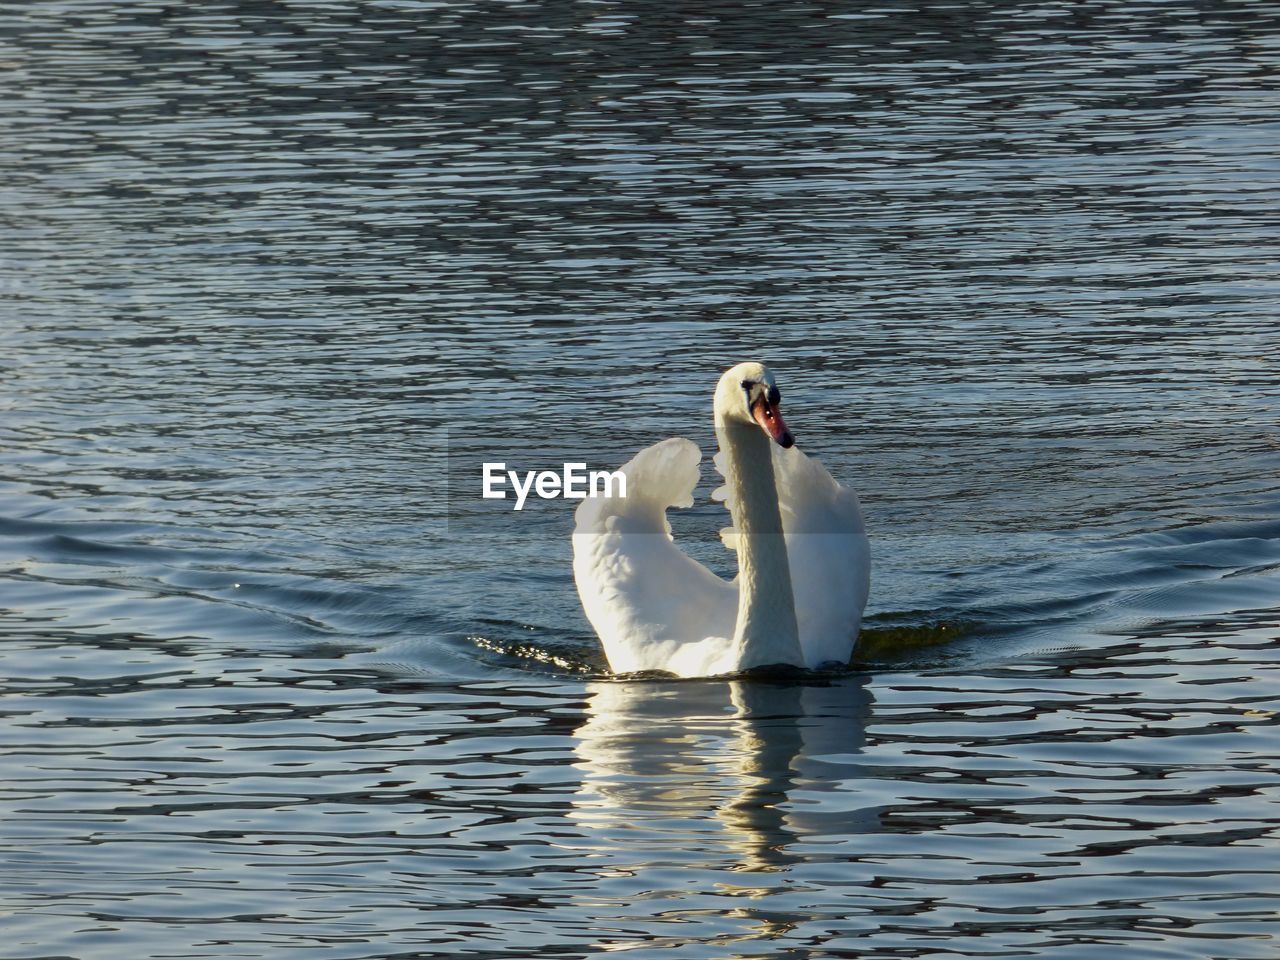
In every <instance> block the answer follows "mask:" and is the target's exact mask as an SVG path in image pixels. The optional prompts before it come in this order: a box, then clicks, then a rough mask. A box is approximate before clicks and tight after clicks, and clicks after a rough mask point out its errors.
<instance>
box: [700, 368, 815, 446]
mask: <svg viewBox="0 0 1280 960" xmlns="http://www.w3.org/2000/svg"><path fill="white" fill-rule="evenodd" d="M781 407H782V393H781V392H780V391H779V390H778V385H777V384H776V383H774V380H773V374H772V373H770V372H769V369H768V368H767V367H766V366H765V365H764V364H763V363H740V364H738V365H737V366H736V367H731V368H730V369H728V370H726V371H725V373H724V376H722V377H721V378H720V383H719V384H717V385H716V402H715V411H716V417H717V418H723V419H725V420H738V421H740V422H742V423H754V424H756V425H757V426H759V427H760V429H761V430H763V431H764V432H765V433H767V434H768V435H769V437H770V439H772V440H773V442H774V443H776V444H778V446H780V447H790V446H792V445H793V444H794V443H795V442H796V441H795V437H793V436H792V435H791V431H790V430H788V429H787V425H786V423H785V422H784V421H783V419H782V409H781Z"/></svg>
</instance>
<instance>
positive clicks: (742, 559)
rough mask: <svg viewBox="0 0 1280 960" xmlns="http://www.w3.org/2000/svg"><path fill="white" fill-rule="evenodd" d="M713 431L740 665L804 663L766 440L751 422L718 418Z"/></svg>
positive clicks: (735, 636)
mask: <svg viewBox="0 0 1280 960" xmlns="http://www.w3.org/2000/svg"><path fill="white" fill-rule="evenodd" d="M716 433H717V434H718V435H719V438H720V448H721V449H722V450H723V451H724V452H725V454H726V458H727V460H728V462H727V464H726V467H727V473H726V476H725V482H726V483H727V484H728V486H729V491H730V499H731V502H732V511H733V523H734V526H735V527H736V528H737V531H738V623H737V627H736V629H735V630H734V635H733V644H734V647H735V649H736V651H737V653H738V666H739V668H740V669H746V668H749V667H760V666H768V665H771V664H779V663H782V664H790V665H792V666H803V665H804V658H803V656H802V655H801V651H800V635H799V631H798V630H797V629H796V607H795V597H794V596H793V595H792V592H791V564H790V563H789V562H788V560H787V542H786V539H785V538H784V537H783V533H782V514H781V513H780V512H779V510H778V488H777V485H776V484H775V482H774V476H773V458H772V452H771V451H770V449H769V443H770V440H769V438H768V437H767V436H765V434H764V432H763V431H762V430H760V428H759V427H757V426H755V424H745V423H739V422H737V421H736V420H730V419H728V418H722V417H717V418H716Z"/></svg>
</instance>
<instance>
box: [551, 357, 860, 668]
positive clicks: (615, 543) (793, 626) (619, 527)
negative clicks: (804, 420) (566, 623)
mask: <svg viewBox="0 0 1280 960" xmlns="http://www.w3.org/2000/svg"><path fill="white" fill-rule="evenodd" d="M781 400H782V395H781V393H780V391H779V390H778V386H777V383H776V382H775V380H774V377H773V374H772V373H771V372H770V371H769V370H768V369H767V368H766V367H765V366H764V365H763V364H761V363H740V364H738V365H737V366H735V367H732V368H730V369H729V370H727V371H726V372H725V373H724V375H723V376H721V377H720V382H719V383H718V384H717V385H716V392H715V404H714V411H715V428H716V437H717V439H718V441H719V445H720V452H719V453H717V454H716V456H715V458H714V463H715V466H716V468H717V469H718V470H719V471H720V473H721V474H723V476H724V479H725V484H724V486H723V487H721V488H719V489H718V490H716V491H715V492H713V493H712V498H713V499H717V500H723V501H725V504H726V506H727V507H728V508H729V512H730V516H731V517H732V519H733V526H732V527H729V528H726V529H725V530H722V531H721V539H722V540H723V541H724V544H725V546H726V547H728V548H730V549H732V550H735V551H736V552H737V557H738V576H737V578H736V579H735V580H733V581H726V580H724V579H723V578H721V577H719V576H717V575H716V574H714V573H713V572H712V571H711V570H709V569H708V568H707V567H705V566H704V565H703V564H701V563H699V562H698V561H697V560H695V559H693V558H692V557H690V556H689V555H688V554H687V553H685V552H684V551H683V550H682V549H680V547H679V546H678V545H677V544H676V543H675V541H674V539H673V538H672V535H671V526H670V524H669V523H668V522H667V516H666V512H667V508H668V507H689V506H692V505H693V489H694V487H695V486H696V485H697V483H698V464H699V462H700V461H701V460H702V454H701V452H700V451H699V450H698V447H697V445H696V444H695V443H694V442H693V441H692V440H686V439H685V438H683V437H672V438H670V439H667V440H662V441H660V442H659V443H655V444H654V445H653V446H651V447H647V448H645V449H644V450H641V451H640V452H639V453H638V454H636V455H635V457H633V458H632V459H631V460H630V461H629V462H627V463H626V464H625V465H623V467H622V468H621V472H622V473H623V474H624V475H625V477H626V486H625V490H626V496H622V495H621V491H620V490H619V491H616V492H612V493H611V495H596V496H591V497H588V498H586V499H584V500H583V501H582V503H581V504H579V506H578V509H577V513H576V516H575V521H576V522H575V527H574V533H573V573H574V580H575V582H576V583H577V587H578V596H579V597H580V598H581V600H582V606H583V609H584V611H585V612H586V615H587V619H588V620H589V621H590V622H591V625H592V627H594V628H595V631H596V633H597V634H598V635H599V637H600V641H601V643H602V645H603V646H604V652H605V656H606V657H607V658H608V660H609V667H610V669H612V670H613V671H614V672H615V673H632V672H637V671H661V672H664V673H672V674H675V675H676V676H679V677H708V676H717V675H721V674H730V673H738V672H741V671H743V670H749V669H752V668H754V667H766V666H775V665H777V666H791V667H803V668H810V669H812V668H816V667H821V666H823V665H825V664H831V663H836V664H841V665H843V664H845V663H847V662H848V661H849V657H850V655H851V653H852V652H853V643H854V640H855V639H856V638H857V635H858V626H859V624H860V622H861V620H862V610H863V607H864V606H865V605H866V601H867V592H868V589H869V587H870V567H871V563H870V548H869V546H868V543H867V535H866V531H865V529H864V527H863V521H862V510H861V508H860V507H859V505H858V498H857V497H856V496H855V495H854V494H853V492H852V491H850V490H847V489H846V488H844V487H842V486H841V485H840V484H839V483H837V482H836V481H835V480H834V479H832V477H831V474H829V473H828V472H827V471H826V469H825V468H824V467H823V466H822V464H820V463H818V462H817V461H816V460H811V459H810V458H809V457H807V456H805V455H804V454H803V453H802V452H801V451H800V450H799V449H798V448H797V447H796V446H795V439H794V437H793V436H792V434H791V431H790V430H789V429H788V428H787V425H786V423H785V422H784V420H783V418H782V411H781V409H780V405H781Z"/></svg>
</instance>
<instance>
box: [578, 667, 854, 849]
mask: <svg viewBox="0 0 1280 960" xmlns="http://www.w3.org/2000/svg"><path fill="white" fill-rule="evenodd" d="M588 693H589V696H590V702H589V706H588V711H587V719H586V721H585V722H584V723H583V725H582V726H581V727H580V728H579V729H578V731H577V737H578V740H577V745H576V747H575V752H576V754H577V757H578V761H577V766H578V767H579V769H580V770H581V772H582V787H581V789H580V791H579V793H578V795H577V796H576V797H575V798H574V808H575V810H574V812H575V817H576V819H577V820H578V822H579V823H580V824H581V826H583V827H584V828H585V829H586V832H587V834H588V836H589V837H590V838H591V839H592V840H595V841H598V842H599V843H600V844H601V846H602V847H603V846H606V845H607V846H612V847H615V848H616V847H617V845H619V844H621V845H622V846H623V847H631V848H634V847H635V846H636V845H637V844H640V843H643V844H644V845H645V847H646V849H647V850H648V851H649V852H650V853H656V852H657V851H658V850H661V851H663V852H665V853H666V855H667V856H668V857H669V858H670V862H672V863H677V862H678V863H687V862H689V860H690V858H696V859H698V860H699V861H702V862H706V861H707V859H708V857H710V858H711V859H713V860H720V861H723V860H727V861H728V862H727V863H724V866H726V867H728V868H731V869H736V870H747V871H750V870H760V871H768V870H776V869H782V868H784V867H785V866H786V865H787V864H788V863H791V862H794V861H795V860H796V859H797V858H798V857H800V856H801V854H800V853H798V852H797V851H796V850H795V849H794V848H795V846H796V844H797V842H803V843H806V844H808V843H821V842H822V840H823V838H831V840H830V842H833V843H834V842H836V840H837V838H839V840H840V841H841V842H847V840H848V838H849V837H850V836H857V835H859V834H862V833H866V832H867V831H869V830H874V829H876V824H877V821H876V816H875V810H874V809H873V808H870V806H869V804H868V803H867V801H866V798H865V795H864V794H860V793H859V791H858V787H857V786H856V784H857V783H858V782H859V781H860V780H861V776H862V775H861V772H860V771H859V769H858V766H859V765H858V754H859V753H860V752H861V751H862V748H863V745H864V742H865V734H864V729H865V725H866V719H867V717H868V716H869V714H870V709H871V702H872V700H871V695H870V693H869V691H868V690H867V689H866V679H865V678H863V677H846V678H840V679H839V680H836V681H832V682H830V683H824V684H816V683H815V684H810V685H800V684H774V683H763V682H748V681H730V682H725V681H697V682H690V681H666V682H664V681H656V682H655V681H648V682H636V683H618V682H598V683H594V684H592V685H591V686H590V688H589V690H588ZM655 848H656V849H655Z"/></svg>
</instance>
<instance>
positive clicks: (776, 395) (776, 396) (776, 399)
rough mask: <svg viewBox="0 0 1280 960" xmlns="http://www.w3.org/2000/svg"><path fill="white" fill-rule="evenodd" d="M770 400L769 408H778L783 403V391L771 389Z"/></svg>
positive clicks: (775, 388)
mask: <svg viewBox="0 0 1280 960" xmlns="http://www.w3.org/2000/svg"><path fill="white" fill-rule="evenodd" d="M768 400H769V406H771V407H776V406H777V405H778V404H780V403H781V402H782V391H781V390H779V389H778V388H777V387H770V388H769V398H768Z"/></svg>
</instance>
